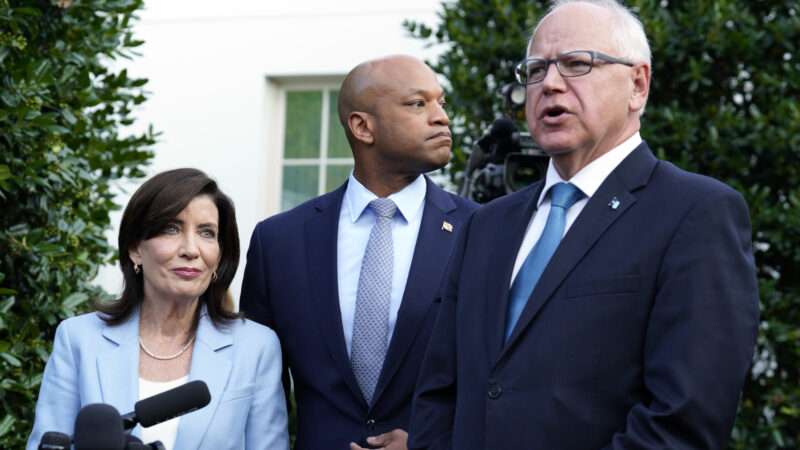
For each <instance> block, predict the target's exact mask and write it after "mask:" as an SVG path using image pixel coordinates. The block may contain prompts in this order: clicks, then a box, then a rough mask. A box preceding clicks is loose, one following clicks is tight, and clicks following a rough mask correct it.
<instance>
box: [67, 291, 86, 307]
mask: <svg viewBox="0 0 800 450" xmlns="http://www.w3.org/2000/svg"><path fill="white" fill-rule="evenodd" d="M86 300H89V296H88V295H86V294H85V293H83V292H75V293H73V294H70V295H69V296H68V297H67V298H65V299H64V301H63V302H61V304H62V306H63V307H64V308H67V309H75V307H77V306H78V305H80V304H82V303H83V302H85V301H86Z"/></svg>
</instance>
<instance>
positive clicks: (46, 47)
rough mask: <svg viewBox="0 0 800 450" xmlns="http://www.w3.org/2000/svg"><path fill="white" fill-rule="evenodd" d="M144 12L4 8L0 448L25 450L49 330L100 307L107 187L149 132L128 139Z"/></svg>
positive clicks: (1, 4) (134, 166)
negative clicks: (120, 63) (132, 65)
mask: <svg viewBox="0 0 800 450" xmlns="http://www.w3.org/2000/svg"><path fill="white" fill-rule="evenodd" d="M141 7H142V1H141V0H117V1H100V0H96V1H92V0H88V1H74V2H72V1H71V0H60V1H52V2H50V1H42V0H38V1H37V0H25V1H8V0H0V211H2V213H1V214H0V411H2V412H0V448H8V449H11V448H23V447H24V442H25V440H26V439H27V435H28V434H29V433H30V430H31V426H32V421H33V416H34V411H33V408H34V402H35V400H36V394H37V392H38V389H39V383H40V381H41V373H42V370H43V368H44V362H45V361H46V359H47V357H48V354H49V351H50V346H51V343H52V338H53V334H54V330H55V325H56V324H57V323H58V322H59V321H60V320H61V319H63V318H65V317H68V316H72V315H74V314H76V313H78V312H81V311H83V310H85V309H86V308H87V307H88V306H89V304H90V303H91V302H90V300H92V299H95V298H98V297H103V296H105V295H106V294H104V293H103V292H102V291H101V290H100V289H99V288H97V287H94V286H92V285H91V284H90V283H91V281H92V279H93V278H94V277H95V275H96V274H97V269H98V267H99V266H100V265H102V264H104V263H107V262H110V261H111V260H112V255H113V251H112V250H113V249H112V248H111V247H110V246H109V245H108V243H107V241H106V235H105V232H106V231H107V230H108V228H109V226H110V222H109V213H110V211H112V210H113V209H117V208H118V206H117V205H115V204H114V202H113V192H112V183H113V181H114V180H117V179H120V178H124V177H140V176H142V175H143V173H142V171H141V167H142V165H143V164H144V163H146V162H147V161H148V159H149V158H151V157H152V153H151V151H150V150H149V147H150V146H151V145H152V144H153V143H154V136H153V133H152V131H147V132H144V133H141V134H137V133H130V132H124V131H123V130H122V128H123V127H124V126H127V125H130V124H132V122H133V119H132V116H131V112H132V108H134V107H135V106H136V105H138V104H141V103H142V102H143V101H144V100H145V96H144V92H143V91H142V87H143V86H144V84H145V83H146V80H144V79H135V78H129V77H128V75H127V72H126V71H125V70H119V69H110V68H109V67H111V66H113V65H115V62H114V60H115V59H117V58H118V57H126V58H127V57H129V56H130V55H131V54H132V53H131V51H132V49H133V48H135V47H137V46H138V45H140V44H141V42H140V41H136V40H134V38H133V37H132V35H131V23H132V19H134V16H133V14H134V13H135V11H136V10H138V9H140V8H141Z"/></svg>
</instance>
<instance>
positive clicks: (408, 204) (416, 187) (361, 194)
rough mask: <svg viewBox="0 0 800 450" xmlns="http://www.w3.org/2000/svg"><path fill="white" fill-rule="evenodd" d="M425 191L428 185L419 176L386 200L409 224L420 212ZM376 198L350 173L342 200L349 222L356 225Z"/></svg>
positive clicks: (422, 177)
mask: <svg viewBox="0 0 800 450" xmlns="http://www.w3.org/2000/svg"><path fill="white" fill-rule="evenodd" d="M427 191H428V185H427V183H426V182H425V177H424V176H422V175H420V176H418V177H417V178H416V179H415V180H414V181H412V182H411V183H410V184H409V185H408V186H406V187H404V188H403V189H402V190H400V191H398V192H395V193H394V194H392V195H390V196H389V197H388V198H389V199H390V200H392V201H393V202H394V203H395V205H397V210H398V211H399V212H400V215H401V216H402V217H403V219H405V221H406V222H410V221H412V220H413V219H415V218H416V216H417V214H419V213H420V211H422V203H423V202H424V201H425V194H426V193H427ZM376 198H378V196H377V195H375V194H373V193H372V192H371V191H370V190H369V189H367V188H366V187H364V185H363V184H361V183H360V182H359V181H358V180H356V177H354V176H353V173H352V172H351V173H350V177H349V178H348V180H347V189H346V190H345V192H344V200H342V201H343V202H344V203H345V204H346V205H347V207H348V210H349V211H350V220H351V221H352V222H353V223H356V221H357V220H358V219H359V218H360V217H361V214H363V213H364V210H365V209H366V208H367V206H368V205H369V202H371V201H373V200H375V199H376Z"/></svg>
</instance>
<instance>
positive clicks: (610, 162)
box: [537, 131, 642, 206]
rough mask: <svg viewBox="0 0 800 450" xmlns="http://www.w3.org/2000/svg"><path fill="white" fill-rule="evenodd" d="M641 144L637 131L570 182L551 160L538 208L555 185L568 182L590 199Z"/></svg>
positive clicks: (577, 174)
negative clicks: (562, 176)
mask: <svg viewBox="0 0 800 450" xmlns="http://www.w3.org/2000/svg"><path fill="white" fill-rule="evenodd" d="M641 143H642V137H641V135H640V134H639V132H638V131H637V132H636V133H633V135H632V136H631V137H629V138H628V139H626V140H625V141H623V142H622V143H621V144H619V145H618V146H616V147H614V148H612V149H611V150H610V151H608V152H606V153H605V154H603V155H602V156H600V157H599V158H597V159H595V160H594V161H592V162H590V163H589V164H588V165H587V166H586V167H584V168H583V169H581V170H579V171H578V173H576V174H575V175H574V176H573V177H572V178H571V179H569V180H564V179H563V178H561V175H559V174H558V171H557V170H556V167H555V165H553V160H552V159H551V160H550V162H549V163H548V164H547V175H546V178H545V184H544V189H542V193H541V194H539V202H538V203H537V206H542V202H544V199H545V198H547V191H549V190H550V188H551V187H553V185H554V184H556V183H566V182H567V181H569V182H570V183H572V184H574V185H575V186H576V187H577V188H578V189H580V190H581V192H583V193H584V194H585V195H586V197H587V198H590V197H591V196H593V195H594V193H595V192H597V190H598V189H600V185H601V184H603V181H605V179H606V178H607V177H608V175H610V174H611V172H613V171H614V169H616V168H617V166H618V165H619V164H620V163H621V162H622V160H624V159H625V158H626V157H627V156H628V155H630V154H631V152H633V151H634V150H636V147H638V146H639V144H641Z"/></svg>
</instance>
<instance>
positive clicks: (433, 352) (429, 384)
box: [408, 216, 474, 450]
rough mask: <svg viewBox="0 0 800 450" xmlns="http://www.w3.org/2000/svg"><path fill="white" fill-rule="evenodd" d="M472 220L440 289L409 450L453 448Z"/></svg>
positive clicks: (466, 227)
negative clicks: (461, 284) (461, 287)
mask: <svg viewBox="0 0 800 450" xmlns="http://www.w3.org/2000/svg"><path fill="white" fill-rule="evenodd" d="M472 217H474V216H470V219H469V220H468V221H467V224H466V225H465V226H464V227H463V229H462V230H461V232H460V233H459V236H458V239H457V240H456V243H455V247H454V251H453V254H452V256H451V257H450V262H449V264H448V269H447V272H446V275H445V277H444V279H443V282H442V286H441V288H440V295H439V298H437V299H436V301H440V302H441V305H440V306H439V313H438V315H437V317H436V322H435V324H434V327H433V332H432V334H431V338H430V340H429V342H428V349H427V351H426V353H425V358H424V360H423V362H422V367H421V369H420V374H419V378H418V381H417V388H416V391H415V393H414V400H413V403H412V409H411V421H410V424H409V442H408V448H409V449H412V450H414V449H420V450H421V449H428V450H445V449H450V448H452V430H453V423H454V419H455V410H456V381H457V379H456V371H457V358H456V355H457V353H456V315H457V311H456V310H457V298H458V295H457V294H458V280H459V276H460V274H461V264H462V261H463V258H464V252H465V248H466V243H467V237H468V235H469V228H470V225H471V223H472Z"/></svg>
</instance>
